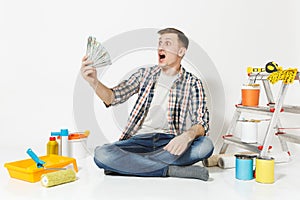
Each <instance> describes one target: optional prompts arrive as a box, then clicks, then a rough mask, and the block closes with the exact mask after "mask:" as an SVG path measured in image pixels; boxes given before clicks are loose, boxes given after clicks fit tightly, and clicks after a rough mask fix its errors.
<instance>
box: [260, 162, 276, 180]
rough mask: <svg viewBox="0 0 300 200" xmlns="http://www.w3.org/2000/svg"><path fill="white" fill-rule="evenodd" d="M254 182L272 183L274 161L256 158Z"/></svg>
mask: <svg viewBox="0 0 300 200" xmlns="http://www.w3.org/2000/svg"><path fill="white" fill-rule="evenodd" d="M255 165H256V170H255V180H256V182H259V183H274V168H275V166H274V165H275V160H274V158H272V157H258V158H256V164H255Z"/></svg>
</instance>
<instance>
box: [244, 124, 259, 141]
mask: <svg viewBox="0 0 300 200" xmlns="http://www.w3.org/2000/svg"><path fill="white" fill-rule="evenodd" d="M257 132H258V122H252V121H243V122H242V132H241V141H242V142H245V143H257Z"/></svg>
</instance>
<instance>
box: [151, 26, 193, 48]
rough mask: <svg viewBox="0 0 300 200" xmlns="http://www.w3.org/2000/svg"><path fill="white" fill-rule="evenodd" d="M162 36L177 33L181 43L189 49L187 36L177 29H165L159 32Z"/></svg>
mask: <svg viewBox="0 0 300 200" xmlns="http://www.w3.org/2000/svg"><path fill="white" fill-rule="evenodd" d="M157 33H158V34H160V35H163V34H166V33H175V34H176V35H177V36H178V39H179V41H180V42H181V43H182V45H183V46H184V47H185V48H186V49H187V48H188V46H189V39H188V38H187V37H186V36H185V34H184V33H183V32H182V31H180V30H178V29H176V28H165V29H161V30H159V31H158V32H157Z"/></svg>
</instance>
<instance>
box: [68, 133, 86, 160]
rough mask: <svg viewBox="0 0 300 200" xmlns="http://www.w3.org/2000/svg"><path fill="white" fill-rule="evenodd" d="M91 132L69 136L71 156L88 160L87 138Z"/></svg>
mask: <svg viewBox="0 0 300 200" xmlns="http://www.w3.org/2000/svg"><path fill="white" fill-rule="evenodd" d="M88 136H89V131H85V132H77V133H70V134H69V156H70V157H72V158H76V159H82V158H86V157H87V155H88V152H89V151H88V148H87V137H88Z"/></svg>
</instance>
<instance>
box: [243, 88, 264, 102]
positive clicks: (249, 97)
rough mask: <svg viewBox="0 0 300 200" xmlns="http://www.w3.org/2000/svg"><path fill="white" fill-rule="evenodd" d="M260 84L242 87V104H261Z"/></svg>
mask: <svg viewBox="0 0 300 200" xmlns="http://www.w3.org/2000/svg"><path fill="white" fill-rule="evenodd" d="M259 93H260V85H259V84H247V85H243V87H242V105H243V106H254V107H255V106H258V105H259Z"/></svg>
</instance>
